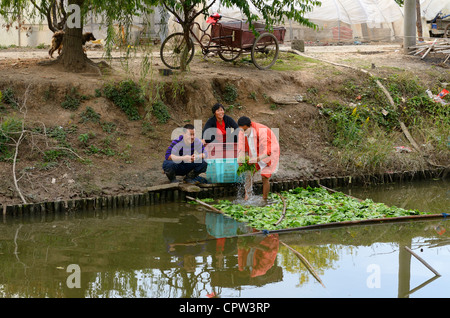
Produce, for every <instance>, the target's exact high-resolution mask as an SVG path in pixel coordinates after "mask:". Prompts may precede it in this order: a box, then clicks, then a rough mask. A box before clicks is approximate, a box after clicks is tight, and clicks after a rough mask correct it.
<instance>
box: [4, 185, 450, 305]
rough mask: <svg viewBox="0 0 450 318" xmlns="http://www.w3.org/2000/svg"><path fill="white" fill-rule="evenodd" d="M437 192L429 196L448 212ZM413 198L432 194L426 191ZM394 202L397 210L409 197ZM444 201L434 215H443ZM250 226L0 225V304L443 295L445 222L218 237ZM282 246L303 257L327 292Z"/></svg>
mask: <svg viewBox="0 0 450 318" xmlns="http://www.w3.org/2000/svg"><path fill="white" fill-rule="evenodd" d="M444 185H445V186H446V187H447V188H445V187H443V186H439V187H437V188H438V189H439V188H440V189H441V190H442V191H437V189H434V190H433V191H436V192H433V193H435V194H434V197H435V196H438V195H440V196H442V198H443V200H444V204H445V205H444V207H445V208H447V209H448V206H449V205H448V184H444ZM408 189H409V188H402V189H401V192H402V193H404V192H408V191H410V190H408ZM366 191H367V190H366ZM411 191H416V190H411ZM393 192H394V191H393V190H392V189H391V190H389V191H387V192H385V195H382V197H383V198H384V197H386V196H388V194H389V196H394V195H393ZM366 193H367V192H366ZM376 193H377V192H376V191H375V192H374V199H375V196H376ZM414 193H417V194H416V195H414V196H418V195H420V196H422V197H423V198H429V195H428V194H427V193H425V192H424V190H423V189H422V190H419V191H416V192H414ZM438 193H439V194H438ZM352 195H355V196H357V195H356V193H355V189H352ZM377 195H378V194H377ZM398 196H399V197H401V199H400V202H404V198H405V197H406V198H409V196H408V195H406V194H405V195H404V196H401V195H398ZM427 200H428V199H427ZM446 200H447V201H446ZM419 201H420V200H419ZM430 201H434V200H430ZM437 201H438V200H436V202H437ZM409 202H410V203H411V202H414V200H412V199H411V200H409ZM445 202H447V203H445ZM441 204H442V203H437V209H438V210H439V211H437V212H445V211H442V207H441ZM447 212H449V211H448V210H447ZM248 230H249V229H247V228H246V227H245V226H244V225H242V224H237V223H236V222H234V221H233V220H230V219H227V218H224V217H223V216H221V215H217V214H213V213H210V212H209V211H206V210H204V209H203V208H202V207H200V206H196V205H191V204H166V205H161V206H153V207H142V208H135V209H127V210H114V211H108V212H105V211H100V212H90V213H85V214H78V215H67V216H53V217H49V216H47V217H46V218H44V217H41V218H35V219H33V220H26V219H22V220H12V219H6V220H4V222H3V223H2V224H0V269H1V270H0V296H2V297H52V298H53V297H88V298H90V297H93V298H97V297H108V298H110V297H127V298H128V297H133V298H138V297H139V298H140V297H151V298H157V297H159V298H175V297H195V298H206V297H211V296H218V297H230V298H232V297H233V298H234V297H249V298H256V297H269V298H278V297H286V298H289V297H344V298H347V297H349V298H352V297H370V298H372V297H388V298H390V297H450V290H449V289H448V286H449V284H450V267H449V266H448V264H449V263H450V223H449V222H448V221H447V219H445V218H442V219H436V220H433V221H427V222H422V221H421V222H408V223H398V224H389V225H388V224H385V225H372V226H353V227H345V228H336V229H327V230H321V231H302V232H294V233H285V234H278V235H268V236H251V237H238V238H226V239H225V238H224V237H228V236H233V235H236V234H240V233H245V232H248ZM287 246H289V247H291V248H293V249H294V250H296V251H298V252H299V253H301V255H303V257H305V258H306V259H307V260H308V262H309V264H310V266H311V267H312V268H313V270H314V271H315V272H316V273H317V275H318V277H319V279H320V280H321V281H322V283H323V285H324V286H322V284H320V283H319V282H318V280H317V279H316V278H315V277H314V276H313V275H312V274H311V272H310V271H309V270H308V267H307V266H306V265H304V263H303V262H302V261H301V260H300V259H299V258H298V257H297V255H296V254H295V253H294V252H293V251H292V250H290V249H289V248H288V247H287ZM404 246H409V247H410V248H411V249H412V250H414V251H415V252H416V253H417V254H418V255H419V256H420V257H422V258H423V259H424V260H426V262H427V263H428V264H429V265H431V266H432V267H433V268H434V269H435V270H436V271H437V272H439V274H440V275H441V276H440V277H438V276H435V275H434V274H433V273H432V272H431V271H430V270H429V269H428V268H426V267H425V266H424V265H423V264H422V263H420V262H419V261H418V260H417V259H416V258H414V257H412V256H411V254H410V253H409V252H407V251H406V250H405V248H404Z"/></svg>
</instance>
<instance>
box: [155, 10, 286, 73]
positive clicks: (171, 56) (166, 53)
mask: <svg viewBox="0 0 450 318" xmlns="http://www.w3.org/2000/svg"><path fill="white" fill-rule="evenodd" d="M221 18H222V17H221V16H219V15H212V16H211V17H210V18H209V19H208V20H207V22H208V26H207V28H206V29H202V28H201V26H200V25H199V24H198V23H197V22H194V23H193V24H192V26H191V28H190V38H189V41H186V40H185V36H184V34H183V33H181V32H180V33H173V34H171V35H169V36H168V37H167V38H166V40H164V42H163V43H162V45H161V50H160V53H161V59H162V61H163V63H164V64H165V65H166V66H167V67H169V68H171V69H178V68H180V65H181V58H182V56H185V58H186V61H187V63H186V65H187V64H188V63H189V62H190V61H191V60H192V58H193V57H194V50H195V45H194V40H195V41H196V43H197V44H198V45H199V46H200V47H201V49H202V53H203V55H205V56H206V55H207V54H209V53H211V52H213V53H217V54H218V55H219V57H220V58H221V59H223V60H224V61H228V62H231V61H234V60H236V59H237V58H238V57H239V56H241V55H242V54H250V55H251V60H252V63H253V64H254V65H255V66H256V67H257V68H258V69H261V70H264V69H269V68H271V67H272V66H273V65H274V64H275V62H276V60H277V58H278V53H279V45H280V44H282V43H283V42H284V37H285V34H286V29H285V28H284V27H273V28H272V29H271V30H270V31H269V30H266V25H265V24H263V23H253V27H254V30H253V29H252V28H250V25H249V23H247V22H245V21H240V20H232V21H230V22H220V20H221ZM196 29H198V30H199V33H200V34H201V36H197V34H196V32H194V30H196ZM254 31H255V32H254ZM255 34H256V35H255Z"/></svg>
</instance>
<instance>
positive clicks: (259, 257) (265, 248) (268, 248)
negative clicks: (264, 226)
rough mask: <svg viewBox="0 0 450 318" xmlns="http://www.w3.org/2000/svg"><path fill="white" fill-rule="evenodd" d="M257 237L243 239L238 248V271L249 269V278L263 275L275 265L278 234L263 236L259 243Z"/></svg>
mask: <svg viewBox="0 0 450 318" xmlns="http://www.w3.org/2000/svg"><path fill="white" fill-rule="evenodd" d="M255 240H260V238H259V237H250V238H243V239H242V240H241V241H240V243H239V248H238V265H239V270H240V271H243V270H244V269H245V268H246V267H249V268H251V273H250V277H257V276H262V275H264V274H265V273H266V272H267V271H268V270H269V269H271V268H272V266H273V265H274V263H275V259H276V257H277V253H278V247H279V239H278V234H271V235H267V236H265V237H264V238H263V239H262V240H261V241H260V242H257V241H255Z"/></svg>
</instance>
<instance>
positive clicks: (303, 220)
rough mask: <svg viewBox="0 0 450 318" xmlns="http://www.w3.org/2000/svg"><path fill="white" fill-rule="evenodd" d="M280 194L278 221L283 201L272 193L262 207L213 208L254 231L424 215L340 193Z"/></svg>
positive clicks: (222, 205)
mask: <svg viewBox="0 0 450 318" xmlns="http://www.w3.org/2000/svg"><path fill="white" fill-rule="evenodd" d="M280 195H281V196H282V197H283V199H284V201H285V204H286V210H285V215H284V217H283V218H282V220H281V221H280V222H278V221H279V220H280V219H281V216H282V213H283V210H284V209H283V207H284V205H283V200H282V198H281V197H280V196H279V195H277V194H274V193H271V194H270V195H269V201H270V202H273V203H272V204H270V205H267V206H263V207H260V206H250V205H245V204H235V203H233V202H231V201H229V200H221V201H219V202H218V204H215V205H214V207H215V208H217V209H219V210H220V211H222V212H223V213H225V214H226V215H228V216H230V217H232V218H234V219H236V220H238V221H240V222H245V223H247V224H248V225H249V226H251V227H253V228H255V229H258V230H263V229H266V230H274V229H287V228H296V227H302V226H308V225H314V224H325V223H332V222H342V221H355V220H366V219H376V218H389V217H401V216H411V215H419V214H426V213H422V212H419V211H417V210H405V209H402V208H398V207H395V206H392V207H389V206H387V205H385V204H383V203H376V202H373V201H372V200H370V199H366V200H363V201H358V200H356V199H354V198H351V197H348V196H346V195H345V194H344V193H341V192H336V193H329V192H328V191H327V190H326V189H323V188H311V187H308V188H306V189H305V188H296V189H293V190H289V191H283V192H281V193H280ZM275 224H277V225H275Z"/></svg>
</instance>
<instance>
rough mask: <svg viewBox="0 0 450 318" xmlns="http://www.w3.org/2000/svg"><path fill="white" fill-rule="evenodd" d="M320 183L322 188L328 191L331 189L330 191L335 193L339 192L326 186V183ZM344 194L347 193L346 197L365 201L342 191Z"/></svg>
mask: <svg viewBox="0 0 450 318" xmlns="http://www.w3.org/2000/svg"><path fill="white" fill-rule="evenodd" d="M319 185H320V187H321V188H323V189H325V190H327V191H330V192H333V193H337V192H338V191H336V190H333V189H330V188H328V187H326V186H324V185H321V184H319ZM341 193H342V192H341ZM342 194H343V195H345V196H346V197H349V198H351V199H354V200H358V201H359V202H363V200H361V199H358V198H355V197H352V196H351V195H349V194H345V193H342Z"/></svg>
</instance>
